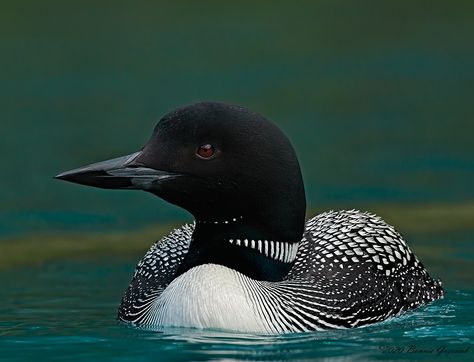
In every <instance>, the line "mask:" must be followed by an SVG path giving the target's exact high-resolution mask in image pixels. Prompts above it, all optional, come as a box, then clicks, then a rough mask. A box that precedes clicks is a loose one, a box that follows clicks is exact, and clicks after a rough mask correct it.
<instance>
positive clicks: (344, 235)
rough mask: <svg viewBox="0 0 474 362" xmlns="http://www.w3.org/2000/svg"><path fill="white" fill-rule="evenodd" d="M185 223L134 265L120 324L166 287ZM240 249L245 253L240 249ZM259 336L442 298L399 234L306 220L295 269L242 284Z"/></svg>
mask: <svg viewBox="0 0 474 362" xmlns="http://www.w3.org/2000/svg"><path fill="white" fill-rule="evenodd" d="M193 229H194V225H185V226H183V227H182V228H181V229H177V230H175V231H174V232H172V233H171V234H170V235H168V236H166V237H164V238H163V239H162V240H160V241H159V242H157V243H156V244H155V245H153V247H152V248H151V249H150V251H149V252H148V253H147V254H146V255H145V257H144V258H143V259H142V261H140V262H139V264H138V265H137V268H136V271H135V274H134V276H133V279H132V282H131V284H130V286H129V288H128V291H127V293H126V294H125V296H124V298H123V300H122V305H121V306H120V310H119V318H120V319H121V320H123V321H128V322H132V323H135V324H138V325H146V324H147V316H148V315H149V314H150V313H152V312H153V311H152V308H154V307H156V305H154V304H153V301H154V300H156V299H157V298H158V296H159V295H160V294H161V293H162V291H163V290H164V289H165V288H166V287H167V286H168V285H169V283H170V282H172V280H173V278H174V273H176V270H177V269H178V266H179V264H180V262H181V261H182V259H183V257H184V255H185V254H186V251H187V248H188V246H189V243H190V242H191V238H192V232H193ZM241 247H243V248H245V247H246V246H244V245H243V244H242V245H241ZM243 285H244V287H245V288H246V290H247V292H248V294H247V295H248V298H249V299H250V300H251V303H252V305H254V306H256V308H257V310H256V312H257V314H258V315H259V316H260V318H261V319H262V320H263V321H264V322H265V326H266V327H265V329H266V330H265V332H275V333H282V332H299V331H308V330H318V329H328V328H351V327H358V326H363V325H367V324H371V323H375V322H379V321H382V320H385V319H387V318H389V317H391V316H396V315H399V314H401V313H403V312H405V311H407V310H410V309H414V308H417V307H419V306H421V305H424V304H427V303H429V302H431V301H433V300H435V299H438V298H441V297H442V296H443V293H444V292H443V289H442V287H441V283H440V282H439V281H436V280H433V279H432V278H431V277H430V276H429V275H428V273H427V271H426V270H425V268H424V267H423V265H422V264H421V263H420V262H419V261H418V259H417V258H416V257H415V256H414V254H413V253H412V252H411V251H410V249H409V248H408V246H407V245H406V243H405V241H404V240H403V238H402V237H401V236H400V234H399V233H398V232H397V231H395V229H394V228H393V227H392V226H390V225H388V224H386V223H385V222H384V221H383V220H382V219H381V218H379V217H377V216H375V215H373V214H368V213H362V212H359V211H355V210H351V211H336V212H334V211H331V212H327V213H323V214H320V215H318V216H316V217H314V218H312V219H310V220H308V221H307V222H306V228H305V232H304V235H303V238H302V240H301V242H300V244H299V248H298V253H297V256H296V260H295V262H294V265H293V267H292V269H291V271H290V272H289V274H288V275H287V277H286V278H285V279H284V280H283V281H279V282H269V281H258V280H253V279H250V278H244V279H243Z"/></svg>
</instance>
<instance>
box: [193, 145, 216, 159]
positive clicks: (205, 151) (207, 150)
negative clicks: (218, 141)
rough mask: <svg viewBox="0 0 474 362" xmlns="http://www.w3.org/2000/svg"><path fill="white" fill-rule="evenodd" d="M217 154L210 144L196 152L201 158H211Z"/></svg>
mask: <svg viewBox="0 0 474 362" xmlns="http://www.w3.org/2000/svg"><path fill="white" fill-rule="evenodd" d="M215 152H216V150H215V148H214V147H213V146H212V145H210V144H205V145H202V146H201V147H199V148H198V149H197V151H196V153H197V154H198V156H199V157H201V158H210V157H212V156H213V155H214V153H215Z"/></svg>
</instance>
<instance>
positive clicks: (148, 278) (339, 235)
mask: <svg viewBox="0 0 474 362" xmlns="http://www.w3.org/2000/svg"><path fill="white" fill-rule="evenodd" d="M57 178H60V179H64V180H67V181H72V182H76V183H81V184H85V185H90V186H96V187H103V188H125V189H141V190H146V191H149V192H151V193H154V194H156V195H157V196H159V197H161V198H163V199H165V200H167V201H169V202H171V203H174V204H176V205H178V206H181V207H183V208H185V209H187V210H188V211H190V212H191V213H192V214H193V215H194V217H195V219H196V221H195V222H194V223H193V224H189V225H184V226H183V227H181V228H179V229H176V230H174V231H173V232H171V233H170V234H169V235H167V236H166V237H164V238H163V239H161V240H160V241H158V242H157V243H155V244H154V245H153V246H152V248H151V249H150V250H149V251H148V252H147V254H146V255H145V257H144V258H143V259H142V260H141V261H140V262H139V263H138V265H137V268H136V270H135V273H134V275H133V278H132V281H131V283H130V286H129V287H128V290H127V291H126V293H125V295H124V297H123V298H122V303H121V305H120V308H119V313H118V315H119V319H120V320H122V321H125V322H130V323H133V324H135V325H140V326H151V327H162V326H177V327H197V328H220V329H227V330H234V331H242V332H258V333H287V332H302V331H310V330H321V329H331V328H352V327H358V326H363V325H368V324H372V323H376V322H379V321H382V320H385V319H387V318H389V317H392V316H396V315H399V314H401V313H403V312H405V311H408V310H411V309H414V308H417V307H419V306H422V305H425V304H427V303H429V302H431V301H433V300H435V299H438V298H442V297H443V295H444V291H443V289H442V287H441V282H440V281H437V280H433V279H432V278H431V277H430V276H429V274H428V272H427V271H426V269H425V268H424V266H423V265H422V264H421V262H420V261H419V260H418V259H417V258H416V256H415V255H414V254H413V253H412V252H411V251H410V249H409V248H408V246H407V245H406V243H405V241H404V240H403V238H402V237H401V235H400V234H399V233H398V232H397V231H396V230H395V229H394V228H393V227H392V226H390V225H388V224H386V223H385V222H384V221H383V220H382V219H381V218H379V217H377V216H375V215H373V214H370V213H364V212H360V211H355V210H350V211H331V212H327V213H323V214H320V215H318V216H316V217H313V218H311V219H309V220H308V221H306V222H305V221H304V214H305V207H306V205H305V196H304V187H303V184H302V178H301V172H300V169H299V164H298V161H297V158H296V155H295V154H294V151H293V148H292V147H291V144H290V143H289V141H288V140H287V138H286V137H285V136H284V135H283V133H281V131H280V130H279V129H278V128H276V127H275V126H274V125H273V124H272V123H270V122H269V121H267V120H266V119H265V118H263V117H262V116H260V115H258V114H256V113H253V112H251V111H249V110H247V109H245V108H242V107H237V106H229V105H225V104H220V103H198V104H195V105H191V106H188V107H184V108H180V109H178V110H176V111H174V112H171V113H169V114H168V115H166V116H165V117H164V118H163V119H162V120H161V121H160V122H159V123H158V125H157V127H156V128H155V131H154V133H153V136H152V137H151V139H150V141H149V142H148V143H147V144H146V145H145V146H144V148H143V149H142V150H141V151H140V152H137V153H135V154H132V155H129V156H125V157H121V158H117V159H114V160H110V161H105V162H100V163H97V164H93V165H90V166H86V167H83V168H80V169H76V170H72V171H68V172H65V173H63V174H60V175H58V176H57Z"/></svg>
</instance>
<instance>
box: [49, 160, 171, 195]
mask: <svg viewBox="0 0 474 362" xmlns="http://www.w3.org/2000/svg"><path fill="white" fill-rule="evenodd" d="M140 154H141V152H136V153H133V154H131V155H127V156H123V157H118V158H114V159H112V160H107V161H102V162H97V163H93V164H92V165H88V166H84V167H80V168H76V169H74V170H71V171H66V172H63V173H60V174H59V175H57V176H55V177H54V178H57V179H59V180H64V181H69V182H74V183H77V184H81V185H86V186H93V187H100V188H103V189H136V190H152V189H156V188H157V187H158V186H159V184H160V183H161V182H163V181H164V180H167V179H170V178H175V177H177V176H179V174H176V173H172V172H167V171H160V170H155V169H152V168H148V167H146V166H144V165H143V164H141V163H140V162H139V161H138V159H139V156H140Z"/></svg>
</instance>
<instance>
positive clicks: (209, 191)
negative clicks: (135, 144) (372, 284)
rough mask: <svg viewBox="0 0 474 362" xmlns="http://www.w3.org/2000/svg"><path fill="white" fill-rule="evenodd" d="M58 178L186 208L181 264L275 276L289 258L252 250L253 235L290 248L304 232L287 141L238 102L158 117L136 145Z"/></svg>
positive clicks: (300, 191)
mask: <svg viewBox="0 0 474 362" xmlns="http://www.w3.org/2000/svg"><path fill="white" fill-rule="evenodd" d="M57 178H60V179H64V180H67V181H72V182H76V183H82V184H85V185H89V186H96V187H103V188H127V189H142V190H146V191H148V192H151V193H153V194H155V195H157V196H159V197H161V198H163V199H164V200H166V201H169V202H171V203H173V204H175V205H178V206H180V207H182V208H184V209H186V210H188V211H189V212H191V213H192V214H193V215H194V217H195V218H196V222H197V224H196V230H195V233H194V235H193V242H192V244H191V247H190V251H189V256H188V257H187V258H186V260H185V262H183V268H182V269H183V271H185V270H186V269H189V268H190V267H192V266H194V265H197V264H202V263H208V262H215V263H218V264H224V265H227V266H229V267H233V268H234V269H237V270H240V271H242V272H244V273H246V274H248V275H252V276H254V277H260V278H262V279H273V280H277V279H279V278H280V277H282V275H283V274H285V273H286V272H287V271H288V270H289V268H290V267H291V263H286V262H285V260H287V261H288V258H287V257H286V256H284V255H283V251H280V254H279V259H280V260H276V259H278V258H270V257H267V256H266V255H265V253H264V252H263V251H260V252H259V251H258V240H262V242H263V241H264V240H267V241H274V242H280V243H281V246H279V248H281V249H288V250H289V248H288V245H290V246H291V245H293V244H292V243H296V242H298V241H299V240H300V239H301V235H302V233H303V228H304V215H305V207H306V205H305V195H304V187H303V182H302V177H301V171H300V167H299V163H298V160H297V158H296V154H295V152H294V150H293V147H292V146H291V144H290V142H289V140H288V138H287V137H286V136H285V135H284V134H283V133H282V132H281V131H280V130H279V129H278V128H277V127H276V126H275V125H274V124H272V123H271V122H269V121H268V120H266V119H265V118H264V117H263V116H261V115H259V114H257V113H254V112H252V111H250V110H248V109H245V108H243V107H238V106H232V105H227V104H221V103H208V102H206V103H198V104H194V105H191V106H187V107H183V108H179V109H177V110H175V111H173V112H171V113H169V114H167V115H165V116H164V117H163V118H162V119H161V120H160V122H159V123H158V124H157V126H156V127H155V129H154V131H153V134H152V136H151V138H150V140H149V141H148V142H147V144H146V145H145V146H144V147H143V149H142V150H141V151H140V152H137V153H135V154H132V155H129V156H125V157H121V158H117V159H114V160H110V161H105V162H100V163H97V164H93V165H91V166H86V167H83V168H80V169H77V170H72V171H69V172H65V173H63V174H60V175H58V176H57ZM229 240H232V241H234V240H242V242H241V244H242V245H241V246H238V245H235V242H233V243H230V242H229ZM244 240H248V242H247V243H248V245H249V246H248V247H245V246H244V245H243V244H244ZM252 240H254V242H255V246H256V247H255V248H251V247H250V244H251V241H252ZM285 243H286V244H285ZM275 247H276V246H275ZM263 248H264V246H263ZM269 248H270V246H269ZM252 249H253V250H252ZM275 256H276V254H275ZM260 269H263V270H260ZM258 270H260V271H258Z"/></svg>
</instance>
